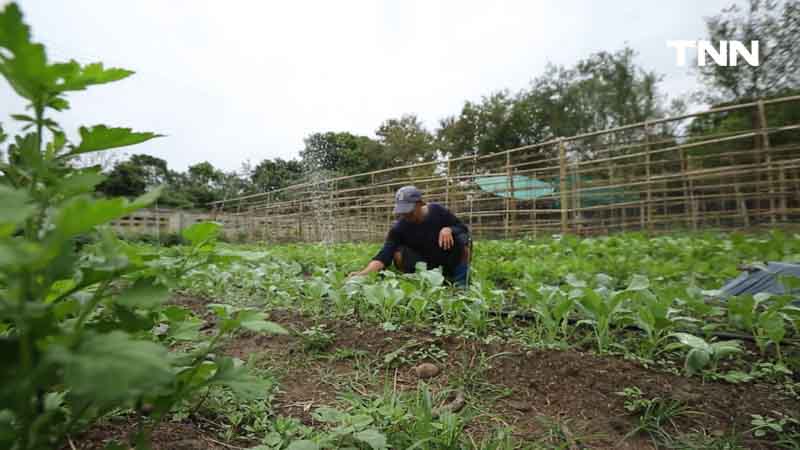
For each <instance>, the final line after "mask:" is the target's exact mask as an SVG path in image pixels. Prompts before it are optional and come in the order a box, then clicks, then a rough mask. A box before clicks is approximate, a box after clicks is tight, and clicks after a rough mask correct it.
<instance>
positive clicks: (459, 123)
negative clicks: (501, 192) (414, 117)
mask: <svg viewBox="0 0 800 450" xmlns="http://www.w3.org/2000/svg"><path fill="white" fill-rule="evenodd" d="M635 57H636V53H635V52H634V51H633V50H632V49H630V48H624V49H622V50H620V51H617V52H614V53H609V52H598V53H594V54H592V55H590V56H589V57H588V58H586V59H583V60H581V61H579V62H578V63H577V64H576V65H575V66H573V67H569V68H567V67H563V66H554V65H549V66H548V67H547V70H546V72H545V73H544V75H542V76H540V77H538V78H535V79H534V80H533V81H532V82H531V84H530V87H529V88H528V89H524V90H522V91H520V92H518V93H516V94H511V93H510V92H508V91H500V92H496V93H494V94H492V95H490V96H488V97H484V98H483V99H482V100H481V102H480V103H473V102H469V101H468V102H466V103H465V104H464V107H463V108H462V110H461V114H460V115H459V116H458V117H448V118H445V119H444V120H442V121H441V122H440V128H439V130H437V133H436V136H437V142H438V144H439V147H440V149H441V150H442V152H443V153H445V154H446V155H448V156H462V155H465V154H472V153H478V154H487V153H492V152H497V151H501V150H505V149H509V148H513V147H518V146H522V145H530V144H536V143H539V142H544V141H547V140H550V139H553V138H557V137H569V136H574V135H576V134H580V133H586V132H592V131H598V130H603V129H607V128H612V127H617V126H621V125H627V124H631V123H636V122H642V121H645V120H648V119H656V118H660V117H663V116H665V115H666V112H667V111H668V110H669V108H667V107H666V106H665V105H666V99H665V97H664V96H663V95H661V94H660V93H659V91H658V83H659V82H660V80H661V77H659V76H658V75H657V74H656V73H655V72H648V71H646V70H644V69H642V68H640V67H639V66H638V65H636V63H635Z"/></svg>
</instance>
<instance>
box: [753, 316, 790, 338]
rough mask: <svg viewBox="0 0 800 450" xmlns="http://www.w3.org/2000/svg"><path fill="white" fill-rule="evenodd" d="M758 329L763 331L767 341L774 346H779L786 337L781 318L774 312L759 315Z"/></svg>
mask: <svg viewBox="0 0 800 450" xmlns="http://www.w3.org/2000/svg"><path fill="white" fill-rule="evenodd" d="M758 327H759V328H761V329H763V330H764V331H765V332H766V334H767V336H768V337H769V340H770V341H772V342H773V343H775V344H780V343H781V341H782V340H783V338H784V336H785V335H786V328H785V327H784V322H783V317H782V316H781V315H780V314H779V313H778V312H776V311H772V312H768V313H764V314H761V316H760V317H759V318H758Z"/></svg>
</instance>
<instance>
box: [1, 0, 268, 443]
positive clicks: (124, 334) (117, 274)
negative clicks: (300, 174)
mask: <svg viewBox="0 0 800 450" xmlns="http://www.w3.org/2000/svg"><path fill="white" fill-rule="evenodd" d="M0 74H1V75H2V76H3V77H4V78H5V79H6V81H8V84H9V85H10V86H11V88H12V89H13V90H14V92H16V93H17V94H18V95H19V96H20V97H22V98H23V99H24V100H25V101H26V102H27V104H28V110H29V111H30V113H29V114H16V115H13V116H12V117H13V119H15V120H17V121H20V122H21V123H22V134H19V135H17V136H14V137H13V139H12V140H11V143H10V144H9V145H8V146H7V149H6V151H5V152H0V154H2V153H4V154H5V155H6V160H2V161H0V205H2V208H0V355H2V356H0V448H10V449H19V450H23V449H25V450H27V449H50V448H59V447H60V446H61V444H62V443H63V440H64V438H65V436H67V435H68V434H69V433H71V432H73V431H75V429H76V427H78V426H79V425H85V424H89V423H91V422H92V421H93V420H95V419H96V418H97V417H100V416H101V415H102V414H104V413H105V412H107V411H110V410H112V409H115V408H133V409H135V410H138V411H140V412H141V411H143V410H144V409H145V408H144V405H145V403H146V402H150V403H151V406H152V404H154V405H155V410H156V411H161V412H163V411H166V410H167V409H168V408H169V407H171V405H174V404H176V403H177V402H178V401H180V400H181V399H183V398H186V395H188V393H190V392H192V391H196V390H197V388H198V387H202V386H210V385H214V384H217V385H219V384H224V385H228V386H230V387H232V388H234V387H236V386H239V387H241V386H242V383H243V382H244V383H246V382H247V381H248V380H247V379H246V377H243V375H242V372H241V370H240V369H239V368H237V367H236V364H235V361H233V360H231V359H230V358H227V359H226V358H217V359H215V360H213V361H210V360H208V355H209V353H208V351H209V350H208V349H209V348H213V345H209V346H205V347H201V348H200V349H199V350H198V351H197V352H195V353H193V354H189V355H185V356H183V357H178V358H173V357H170V356H169V352H168V350H167V348H166V347H165V346H164V344H163V343H161V342H159V340H158V339H157V338H156V337H155V336H154V335H153V332H152V330H153V328H154V327H155V326H156V325H157V324H159V323H161V322H166V325H167V326H168V327H169V328H170V329H171V332H172V333H171V335H172V336H173V337H175V338H178V337H181V336H186V335H187V332H189V331H191V330H190V328H191V323H189V322H187V320H186V319H187V317H188V316H187V314H185V311H181V310H180V308H177V307H171V308H170V309H165V310H162V309H161V308H162V304H163V302H164V301H165V300H166V299H167V297H168V290H167V287H166V286H165V283H164V280H159V277H158V276H157V275H158V274H157V273H155V272H156V271H155V270H154V268H153V266H152V264H151V263H152V258H150V257H148V256H147V255H143V254H141V253H139V252H137V250H136V249H135V248H134V247H132V246H130V245H126V244H124V243H121V242H120V241H118V240H117V239H116V238H114V237H113V235H111V234H110V233H105V234H102V235H101V239H100V241H99V242H98V243H97V244H96V245H93V246H91V248H90V249H88V250H87V249H78V246H77V245H76V244H75V242H74V241H75V239H76V238H78V237H80V236H82V235H84V234H87V233H91V232H94V231H95V230H96V228H97V227H98V226H100V225H103V224H106V223H108V222H109V221H111V220H114V219H116V218H119V217H122V216H125V215H127V214H130V213H131V212H133V211H135V210H137V209H139V208H142V207H145V206H147V205H149V204H150V203H152V202H153V201H154V200H155V199H156V198H157V196H158V195H159V191H158V190H155V191H153V192H151V193H149V194H146V195H144V196H142V197H139V198H137V199H135V200H133V201H128V200H126V199H120V198H103V199H101V198H96V197H95V196H94V195H93V193H94V190H95V186H96V185H97V184H98V183H100V182H101V181H102V180H103V176H102V174H101V173H100V168H99V167H89V168H83V169H77V168H75V167H73V165H72V162H73V161H74V160H75V159H76V158H78V157H80V156H81V155H85V154H87V153H91V152H99V151H103V150H107V149H111V148H117V147H121V146H127V145H133V144H138V143H141V142H145V141H147V140H150V139H153V138H155V137H157V136H158V135H157V134H155V133H151V132H134V131H132V130H130V129H128V128H117V127H109V126H106V125H95V126H91V127H81V128H80V129H79V132H78V135H79V141H77V142H71V141H69V140H68V139H67V137H66V134H65V133H64V131H63V130H62V128H61V127H60V125H59V124H58V123H57V122H55V121H54V120H53V119H52V118H51V117H50V114H51V113H52V112H53V111H64V110H66V109H68V108H69V107H70V104H69V102H68V100H67V98H66V95H67V94H68V93H70V92H73V91H80V90H84V89H87V88H89V87H91V86H93V85H97V84H104V83H110V82H113V81H118V80H121V79H123V78H126V77H128V76H130V75H131V74H132V72H130V71H128V70H124V69H117V68H105V67H104V66H103V65H102V64H100V63H95V64H88V65H81V64H79V63H77V62H75V61H68V62H60V63H52V62H49V61H48V58H47V55H46V52H45V48H44V46H42V45H41V44H38V43H35V42H33V41H32V40H31V35H30V30H29V28H28V26H27V25H26V24H25V23H24V22H23V19H22V13H21V11H20V9H19V7H18V6H17V5H16V4H13V3H12V4H9V5H7V6H6V7H5V8H4V9H2V10H1V11H0ZM0 135H2V136H0V141H2V140H5V139H6V138H5V135H3V133H0ZM187 234H189V235H192V234H196V236H186V237H187V238H188V239H189V240H192V238H196V239H195V240H194V242H193V246H192V251H195V252H203V251H204V249H206V248H207V246H206V243H208V242H210V241H209V239H213V235H214V234H215V233H214V230H213V229H210V228H208V227H207V226H198V227H196V228H194V229H192V230H189V231H188V232H187ZM190 264H191V263H190V262H187V263H186V264H185V265H184V266H182V267H183V268H184V269H187V268H189V267H190ZM219 314H225V315H226V316H225V317H224V319H225V320H224V321H223V324H224V326H225V327H227V328H225V329H221V330H220V332H221V333H227V332H229V331H230V330H231V329H233V328H235V327H245V328H247V327H249V328H251V329H257V330H260V331H280V330H278V329H276V328H275V327H273V326H272V325H270V324H269V323H268V322H266V321H264V320H263V319H264V318H263V317H262V316H261V315H259V314H258V313H257V312H253V311H222V312H220V313H219ZM181 328H182V330H181ZM189 334H191V333H189ZM136 440H137V441H138V442H139V443H144V441H145V440H146V439H145V437H144V435H142V434H141V433H140V435H139V436H137V438H136ZM143 446H144V444H143Z"/></svg>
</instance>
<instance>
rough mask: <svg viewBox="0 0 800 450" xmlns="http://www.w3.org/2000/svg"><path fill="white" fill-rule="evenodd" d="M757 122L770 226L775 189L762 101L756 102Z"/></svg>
mask: <svg viewBox="0 0 800 450" xmlns="http://www.w3.org/2000/svg"><path fill="white" fill-rule="evenodd" d="M758 120H759V124H758V125H759V130H760V133H761V149H762V151H763V152H764V153H763V154H764V157H763V161H764V163H765V164H766V166H767V168H768V169H769V171H768V172H767V180H768V182H769V209H770V211H772V212H773V215H772V216H771V217H770V219H769V221H770V223H772V224H775V221H776V217H775V214H774V213H775V197H774V191H775V187H774V186H773V183H772V156H771V155H770V151H769V132H768V131H767V113H766V110H765V109H764V101H763V100H759V101H758Z"/></svg>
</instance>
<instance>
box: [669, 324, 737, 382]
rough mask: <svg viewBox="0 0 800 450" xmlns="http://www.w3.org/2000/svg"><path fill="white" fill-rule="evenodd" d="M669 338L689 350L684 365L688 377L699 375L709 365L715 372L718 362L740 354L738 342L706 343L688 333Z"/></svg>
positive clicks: (674, 334)
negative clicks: (674, 339) (672, 338)
mask: <svg viewBox="0 0 800 450" xmlns="http://www.w3.org/2000/svg"><path fill="white" fill-rule="evenodd" d="M671 336H672V337H674V338H676V339H677V340H678V342H679V346H681V347H685V348H688V349H689V351H688V353H687V354H686V361H685V364H684V369H685V370H686V373H687V374H689V375H694V374H697V373H700V372H701V371H702V370H703V369H705V368H706V366H708V365H709V364H711V369H712V370H716V368H717V364H718V363H719V361H720V360H722V359H723V358H725V357H726V356H730V355H735V354H738V353H741V352H742V347H741V345H740V343H739V341H719V342H707V341H706V340H705V339H703V338H701V337H697V336H694V335H691V334H688V333H672V334H671Z"/></svg>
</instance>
